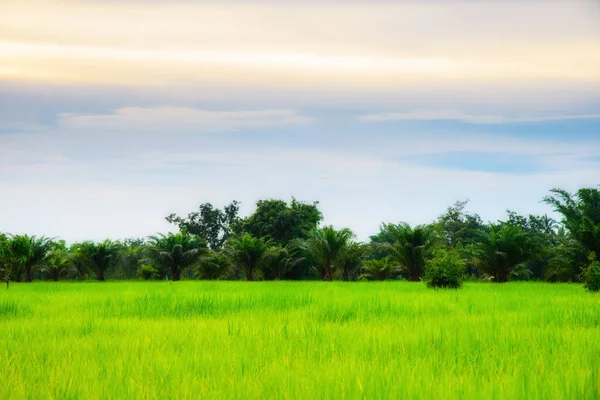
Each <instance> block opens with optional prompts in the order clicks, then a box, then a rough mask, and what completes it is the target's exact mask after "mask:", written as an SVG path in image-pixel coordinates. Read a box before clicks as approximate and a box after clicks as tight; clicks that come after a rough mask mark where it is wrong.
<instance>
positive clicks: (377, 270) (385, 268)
mask: <svg viewBox="0 0 600 400" xmlns="http://www.w3.org/2000/svg"><path fill="white" fill-rule="evenodd" d="M361 269H362V271H363V273H362V275H361V277H363V278H366V279H368V280H380V281H384V280H386V279H387V278H389V277H390V276H392V274H393V273H394V272H395V271H396V270H397V269H398V266H397V265H396V264H394V263H393V262H392V261H391V260H390V259H389V258H388V257H384V258H382V259H380V260H367V261H365V262H364V263H363V265H362V268H361Z"/></svg>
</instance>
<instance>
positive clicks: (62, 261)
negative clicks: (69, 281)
mask: <svg viewBox="0 0 600 400" xmlns="http://www.w3.org/2000/svg"><path fill="white" fill-rule="evenodd" d="M73 270H74V268H73V264H72V260H71V258H70V255H69V253H68V251H66V250H63V249H57V250H54V251H53V252H52V254H51V256H50V258H49V259H48V262H47V263H46V266H45V267H44V268H42V269H41V270H40V271H41V272H42V274H44V276H45V277H46V278H48V279H51V280H53V281H58V280H59V279H60V278H64V277H66V276H67V275H69V273H71V272H72V271H73Z"/></svg>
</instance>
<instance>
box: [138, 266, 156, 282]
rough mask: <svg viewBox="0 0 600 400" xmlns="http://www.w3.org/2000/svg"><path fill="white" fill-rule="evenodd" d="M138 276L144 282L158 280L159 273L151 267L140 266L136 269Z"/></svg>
mask: <svg viewBox="0 0 600 400" xmlns="http://www.w3.org/2000/svg"><path fill="white" fill-rule="evenodd" d="M138 275H139V276H140V278H142V279H144V280H150V279H158V278H159V271H158V269H156V268H155V267H153V266H152V265H148V264H142V265H140V267H139V268H138Z"/></svg>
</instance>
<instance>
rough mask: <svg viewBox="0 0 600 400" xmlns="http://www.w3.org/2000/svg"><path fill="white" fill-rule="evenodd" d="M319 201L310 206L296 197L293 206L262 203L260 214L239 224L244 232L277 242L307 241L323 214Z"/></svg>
mask: <svg viewBox="0 0 600 400" xmlns="http://www.w3.org/2000/svg"><path fill="white" fill-rule="evenodd" d="M317 206H318V202H315V203H312V204H308V203H303V202H300V201H297V200H296V199H295V198H292V201H291V202H290V204H287V203H286V202H285V201H283V200H259V201H258V202H257V203H256V211H255V212H254V213H253V214H252V215H251V216H249V217H248V218H245V219H243V220H241V221H240V222H239V227H238V228H237V229H238V230H239V232H240V233H249V234H250V235H252V236H254V237H262V238H268V239H271V240H273V241H274V242H276V243H278V244H280V245H283V246H285V245H287V244H288V243H289V242H290V241H292V240H295V239H305V238H307V237H308V236H309V235H310V233H311V232H312V231H314V230H315V229H317V227H318V225H319V222H321V220H322V219H323V215H322V214H321V212H320V211H319V209H318V208H317Z"/></svg>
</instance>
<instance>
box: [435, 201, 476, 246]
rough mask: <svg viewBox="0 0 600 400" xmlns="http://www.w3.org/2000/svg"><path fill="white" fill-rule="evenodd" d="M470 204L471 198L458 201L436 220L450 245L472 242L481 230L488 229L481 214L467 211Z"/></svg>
mask: <svg viewBox="0 0 600 400" xmlns="http://www.w3.org/2000/svg"><path fill="white" fill-rule="evenodd" d="M468 204H469V200H464V201H457V202H456V203H454V204H453V205H452V206H450V207H448V208H447V209H446V212H445V213H444V214H442V215H440V217H439V218H438V220H437V221H436V224H437V225H438V226H439V227H440V228H441V230H442V231H443V232H444V238H445V241H446V244H447V245H448V246H450V247H456V246H457V245H458V244H468V243H471V242H473V240H475V239H476V237H477V233H478V232H479V231H481V230H485V229H486V226H485V224H484V223H483V221H482V220H481V217H480V216H479V215H477V214H469V213H468V212H467V211H465V209H466V206H467V205H468Z"/></svg>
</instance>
